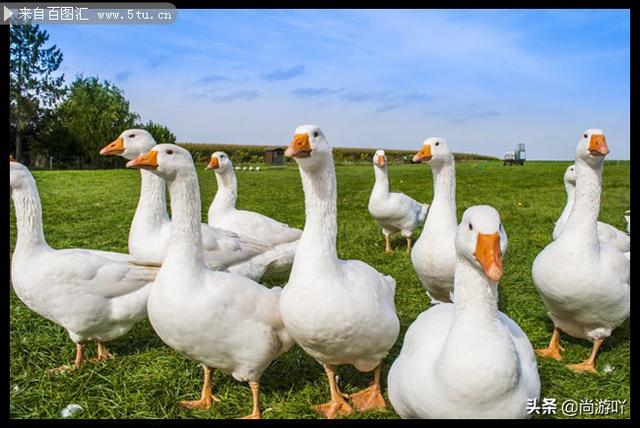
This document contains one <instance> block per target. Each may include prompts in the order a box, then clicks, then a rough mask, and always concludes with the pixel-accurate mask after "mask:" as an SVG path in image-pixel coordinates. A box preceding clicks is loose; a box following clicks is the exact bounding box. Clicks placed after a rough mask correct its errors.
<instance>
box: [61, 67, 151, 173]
mask: <svg viewBox="0 0 640 428" xmlns="http://www.w3.org/2000/svg"><path fill="white" fill-rule="evenodd" d="M56 116H57V119H58V123H57V125H56V126H55V127H54V130H53V132H52V133H53V134H57V135H59V136H66V137H64V138H67V139H70V141H69V140H68V141H60V140H59V141H57V142H56V144H59V145H60V148H61V149H65V150H73V151H74V153H67V154H73V155H78V156H81V158H82V159H83V162H89V163H92V164H95V165H100V164H103V165H104V164H107V163H110V162H106V161H105V159H104V157H102V156H100V155H99V151H100V148H102V147H103V146H104V145H105V144H107V143H109V142H110V141H112V140H113V139H114V138H116V136H118V135H120V133H121V132H122V131H123V130H125V129H128V128H133V127H134V126H135V124H136V123H138V121H139V116H138V114H137V113H133V112H131V111H130V110H129V101H128V100H127V99H126V98H125V97H124V95H123V93H122V91H121V90H120V89H118V88H117V87H116V86H115V85H113V84H112V83H110V82H109V81H107V80H102V81H100V79H98V78H97V77H86V78H85V77H83V76H81V75H80V76H78V77H77V78H76V80H75V81H74V82H73V83H72V84H71V86H70V87H69V93H68V96H67V97H66V99H65V100H64V101H62V102H61V103H60V105H59V106H58V108H57V110H56ZM60 128H62V129H60ZM56 153H57V152H56Z"/></svg>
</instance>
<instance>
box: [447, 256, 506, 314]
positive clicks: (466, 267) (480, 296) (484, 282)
mask: <svg viewBox="0 0 640 428" xmlns="http://www.w3.org/2000/svg"><path fill="white" fill-rule="evenodd" d="M454 278H455V279H454V284H453V290H454V291H453V294H454V296H453V297H454V299H453V301H454V302H455V319H472V320H474V322H477V323H480V324H482V325H491V324H492V323H493V321H494V320H495V319H496V314H497V312H498V288H497V285H496V284H493V283H492V282H491V281H489V279H488V278H487V277H486V276H485V275H484V274H483V273H482V272H481V271H480V269H478V268H477V267H476V266H472V264H471V262H470V261H469V260H467V259H466V258H465V257H462V256H458V261H457V263H456V269H455V275H454Z"/></svg>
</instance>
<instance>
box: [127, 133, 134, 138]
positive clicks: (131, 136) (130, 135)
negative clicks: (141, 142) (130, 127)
mask: <svg viewBox="0 0 640 428" xmlns="http://www.w3.org/2000/svg"><path fill="white" fill-rule="evenodd" d="M135 136H136V134H129V135H128V137H129V138H133V137H135Z"/></svg>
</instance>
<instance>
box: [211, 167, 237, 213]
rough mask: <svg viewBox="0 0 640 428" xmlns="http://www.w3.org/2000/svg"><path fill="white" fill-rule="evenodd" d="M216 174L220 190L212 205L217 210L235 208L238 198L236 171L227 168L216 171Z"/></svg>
mask: <svg viewBox="0 0 640 428" xmlns="http://www.w3.org/2000/svg"><path fill="white" fill-rule="evenodd" d="M215 175H216V182H217V183H218V190H217V192H216V196H215V197H214V198H213V202H212V204H211V207H212V208H213V210H214V211H216V212H219V211H225V210H228V209H234V208H235V207H236V200H237V199H238V180H237V178H236V173H235V171H234V170H233V169H231V168H227V169H225V170H223V171H216V173H215Z"/></svg>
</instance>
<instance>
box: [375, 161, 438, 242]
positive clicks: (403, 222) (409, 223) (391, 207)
mask: <svg viewBox="0 0 640 428" xmlns="http://www.w3.org/2000/svg"><path fill="white" fill-rule="evenodd" d="M373 172H374V174H375V179H376V181H375V183H374V185H373V189H372V190H371V196H370V197H369V213H370V214H371V215H372V216H373V218H374V219H375V220H376V221H377V222H378V224H379V225H380V227H381V228H382V233H383V234H384V240H385V252H387V253H391V252H392V251H393V250H392V249H391V240H390V237H391V235H392V234H393V233H396V232H400V233H401V234H402V236H403V237H405V238H406V240H407V251H411V234H412V233H413V231H414V230H416V229H417V228H418V227H419V226H420V225H421V224H422V223H424V219H425V218H426V216H427V211H428V210H429V204H421V203H419V202H417V201H415V200H413V199H411V198H410V197H408V196H407V195H405V194H404V193H398V192H389V175H388V172H387V158H386V156H385V153H384V150H377V151H376V153H375V154H374V155H373Z"/></svg>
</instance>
